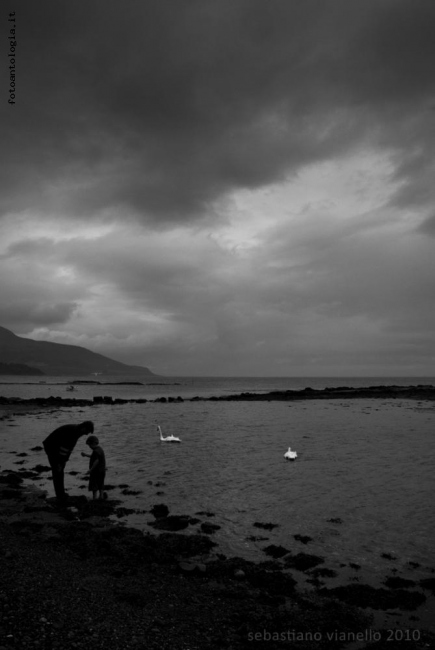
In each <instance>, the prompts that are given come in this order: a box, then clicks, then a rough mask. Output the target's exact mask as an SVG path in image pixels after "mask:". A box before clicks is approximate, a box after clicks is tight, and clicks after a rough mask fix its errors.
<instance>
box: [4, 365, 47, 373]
mask: <svg viewBox="0 0 435 650" xmlns="http://www.w3.org/2000/svg"><path fill="white" fill-rule="evenodd" d="M43 374H44V373H43V372H42V371H41V370H38V369H37V368H31V367H30V366H26V364H25V363H1V362H0V375H43Z"/></svg>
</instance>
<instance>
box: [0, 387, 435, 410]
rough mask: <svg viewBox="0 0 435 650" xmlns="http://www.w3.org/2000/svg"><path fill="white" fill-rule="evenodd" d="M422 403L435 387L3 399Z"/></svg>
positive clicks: (16, 401) (7, 402)
mask: <svg viewBox="0 0 435 650" xmlns="http://www.w3.org/2000/svg"><path fill="white" fill-rule="evenodd" d="M397 398H401V399H420V400H435V387H434V386H432V385H430V384H418V385H416V386H395V385H392V386H369V387H364V388H352V387H349V386H341V387H333V388H323V389H314V388H304V389H302V390H285V391H271V392H269V393H239V394H234V395H220V396H212V397H199V396H195V397H190V398H186V397H184V398H183V397H180V396H178V397H156V398H153V399H146V398H140V399H138V398H136V399H122V398H113V397H112V396H110V395H96V396H94V397H93V398H92V399H82V398H74V397H60V396H50V397H33V398H28V399H24V398H19V397H4V396H0V407H2V406H21V407H26V406H31V407H50V406H52V407H59V406H62V407H84V406H94V405H99V406H100V405H111V406H115V405H122V404H146V403H161V404H174V403H180V402H198V401H202V402H234V401H251V402H264V401H266V402H271V401H299V400H314V399H322V400H325V399H397Z"/></svg>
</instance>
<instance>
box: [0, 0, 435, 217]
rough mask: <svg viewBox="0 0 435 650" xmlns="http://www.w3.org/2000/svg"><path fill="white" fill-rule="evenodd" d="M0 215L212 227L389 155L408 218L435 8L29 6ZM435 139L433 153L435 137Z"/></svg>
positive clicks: (418, 169) (425, 112)
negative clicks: (244, 192) (310, 171)
mask: <svg viewBox="0 0 435 650" xmlns="http://www.w3.org/2000/svg"><path fill="white" fill-rule="evenodd" d="M16 11H17V42H18V45H17V66H18V68H17V91H16V95H17V101H16V105H15V106H8V105H6V106H5V105H4V106H3V109H2V110H3V111H6V112H7V114H6V117H5V116H4V117H3V119H2V127H1V131H2V153H1V156H2V164H3V168H4V169H6V170H7V171H6V173H5V174H4V175H3V180H2V181H0V191H1V195H0V196H1V198H0V210H1V211H2V212H3V213H4V212H8V211H12V212H19V211H21V210H26V209H29V208H30V209H33V210H36V211H37V210H44V211H45V212H51V213H53V214H70V215H74V214H75V215H92V214H94V213H99V212H100V211H102V210H104V209H108V208H112V209H113V208H118V209H119V208H120V207H124V209H125V210H126V211H133V212H134V213H136V214H137V215H141V216H142V217H143V218H145V219H147V220H149V221H157V220H158V221H159V222H165V221H169V222H173V221H178V220H180V221H183V220H186V219H188V218H193V217H196V218H198V217H201V216H203V214H204V212H205V210H206V209H207V208H208V209H209V212H210V206H211V205H212V204H213V202H215V201H216V200H218V199H219V198H220V197H222V196H224V195H225V194H226V193H228V192H230V191H231V190H233V189H238V188H256V187H259V186H262V185H264V184H267V183H269V182H274V181H277V180H280V179H281V178H282V177H283V176H284V175H285V174H287V173H289V172H292V171H296V170H297V169H299V168H300V167H301V166H302V165H304V164H306V163H309V162H313V161H318V160H322V159H325V158H328V157H331V156H333V155H336V154H339V153H341V152H343V151H346V150H348V149H349V148H350V147H352V146H353V145H355V144H358V143H360V142H362V141H363V142H366V143H368V144H381V145H382V146H385V147H387V148H390V149H393V150H394V151H395V153H396V164H397V168H398V171H399V173H400V174H401V180H402V187H401V194H400V195H398V197H397V198H396V201H397V202H398V203H401V204H413V203H418V204H422V203H426V202H428V201H429V200H431V199H432V198H433V197H432V191H431V190H430V191H429V190H428V189H427V184H423V185H422V183H421V178H422V177H424V178H427V176H428V169H429V166H430V165H431V160H432V159H433V144H432V143H431V139H430V138H429V137H428V134H429V133H430V132H432V134H433V120H434V115H435V114H434V111H433V110H432V109H431V107H432V108H433V105H434V81H433V79H434V77H433V70H432V61H433V59H434V54H435V52H434V50H435V40H434V39H433V30H434V27H435V3H434V2H433V0H415V1H413V2H412V3H411V2H409V0H383V1H382V2H380V1H379V0H365V1H364V2H360V3H356V2H355V3H352V2H349V1H348V0H326V1H321V0H304V1H303V2H285V1H282V0H268V1H267V2H265V1H264V0H213V1H208V0H186V1H184V2H178V1H175V0H174V1H168V0H159V1H157V0H154V1H152V0H146V1H143V0H130V1H129V2H126V3H121V2H119V1H116V2H114V1H113V0H99V1H95V0H93V1H92V0H91V1H90V2H87V3H86V4H84V3H74V2H70V1H69V0H43V1H42V2H38V3H35V2H33V1H30V0H22V1H21V2H20V3H19V4H18V5H17V7H16ZM432 140H433V138H432Z"/></svg>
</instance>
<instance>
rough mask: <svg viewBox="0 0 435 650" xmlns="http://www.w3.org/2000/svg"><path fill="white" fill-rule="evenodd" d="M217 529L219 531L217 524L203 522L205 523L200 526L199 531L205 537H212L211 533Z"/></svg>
mask: <svg viewBox="0 0 435 650" xmlns="http://www.w3.org/2000/svg"><path fill="white" fill-rule="evenodd" d="M219 529H220V526H218V525H217V524H210V523H208V522H205V523H203V524H201V530H202V532H203V533H205V534H206V535H212V534H213V533H215V532H216V531H217V530H219Z"/></svg>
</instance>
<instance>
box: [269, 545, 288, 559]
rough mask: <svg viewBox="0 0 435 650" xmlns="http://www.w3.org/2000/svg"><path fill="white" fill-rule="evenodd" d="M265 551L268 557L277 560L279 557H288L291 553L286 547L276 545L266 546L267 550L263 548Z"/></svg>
mask: <svg viewBox="0 0 435 650" xmlns="http://www.w3.org/2000/svg"><path fill="white" fill-rule="evenodd" d="M263 551H264V552H265V553H266V554H267V555H270V556H271V557H274V558H275V559H276V558H279V557H283V556H284V555H287V553H289V552H290V551H289V550H288V549H287V548H284V546H276V545H275V544H270V546H266V548H263Z"/></svg>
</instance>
